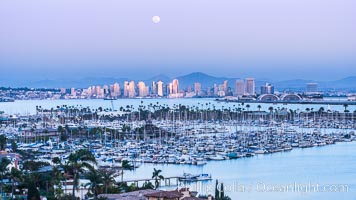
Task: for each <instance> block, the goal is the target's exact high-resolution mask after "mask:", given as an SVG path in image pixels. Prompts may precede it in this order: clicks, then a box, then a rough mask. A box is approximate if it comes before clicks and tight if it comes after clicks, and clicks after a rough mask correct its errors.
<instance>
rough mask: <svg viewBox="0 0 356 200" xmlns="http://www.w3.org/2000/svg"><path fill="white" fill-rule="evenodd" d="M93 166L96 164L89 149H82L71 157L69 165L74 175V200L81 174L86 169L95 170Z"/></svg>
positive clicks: (73, 199)
mask: <svg viewBox="0 0 356 200" xmlns="http://www.w3.org/2000/svg"><path fill="white" fill-rule="evenodd" d="M93 164H96V160H95V157H94V155H93V154H92V153H91V152H90V151H89V150H87V149H80V150H78V151H76V152H74V153H71V154H70V155H69V159H68V165H69V166H70V167H71V170H72V173H73V190H72V200H75V189H76V188H77V187H78V179H79V174H80V173H83V172H84V170H85V169H89V170H94V167H93Z"/></svg>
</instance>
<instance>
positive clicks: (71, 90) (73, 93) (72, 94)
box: [70, 88, 77, 97]
mask: <svg viewBox="0 0 356 200" xmlns="http://www.w3.org/2000/svg"><path fill="white" fill-rule="evenodd" d="M70 95H71V96H73V97H75V96H77V92H76V91H75V88H71V89H70Z"/></svg>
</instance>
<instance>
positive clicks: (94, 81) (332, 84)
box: [0, 72, 356, 91]
mask: <svg viewBox="0 0 356 200" xmlns="http://www.w3.org/2000/svg"><path fill="white" fill-rule="evenodd" d="M175 78H176V79H178V80H179V85H180V88H187V87H188V86H192V87H193V86H194V83H195V82H200V83H201V84H202V89H206V88H207V87H213V85H214V84H217V85H219V84H223V82H224V80H227V81H228V85H229V87H231V88H235V82H236V80H237V79H240V78H238V77H232V78H231V77H230V78H229V77H216V76H212V75H208V74H205V73H202V72H193V73H190V74H186V75H182V76H176V77H168V76H166V75H164V74H160V75H156V76H154V77H151V78H149V79H146V80H138V79H130V78H125V77H86V78H81V79H43V80H34V81H26V80H22V81H6V80H0V86H4V87H31V88H32V87H33V88H61V87H64V88H70V87H75V88H87V87H89V86H93V85H110V84H113V83H115V82H118V83H119V84H120V85H122V84H123V82H124V81H130V80H134V81H135V82H138V81H144V82H145V83H146V85H149V86H150V85H151V83H152V81H158V80H161V81H163V82H164V83H169V82H171V81H172V80H173V79H175ZM243 78H245V77H243ZM266 82H269V83H271V84H273V85H274V86H275V88H276V89H277V90H279V91H283V90H286V89H300V90H304V89H305V87H306V84H307V83H310V82H316V83H318V87H319V88H320V89H338V90H340V89H348V90H353V91H356V76H349V77H345V78H343V79H339V80H332V81H314V80H304V79H293V80H284V81H273V80H269V81H266V80H260V79H256V91H258V90H259V87H260V86H261V85H264V84H265V83H266Z"/></svg>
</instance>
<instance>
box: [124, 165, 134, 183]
mask: <svg viewBox="0 0 356 200" xmlns="http://www.w3.org/2000/svg"><path fill="white" fill-rule="evenodd" d="M121 168H122V171H121V182H124V170H132V169H133V166H132V165H131V164H130V163H129V161H127V160H123V161H122V162H121Z"/></svg>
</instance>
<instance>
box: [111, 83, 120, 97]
mask: <svg viewBox="0 0 356 200" xmlns="http://www.w3.org/2000/svg"><path fill="white" fill-rule="evenodd" d="M110 93H111V96H112V97H119V96H120V95H121V91H120V85H119V84H118V83H114V85H112V88H111V86H110Z"/></svg>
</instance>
